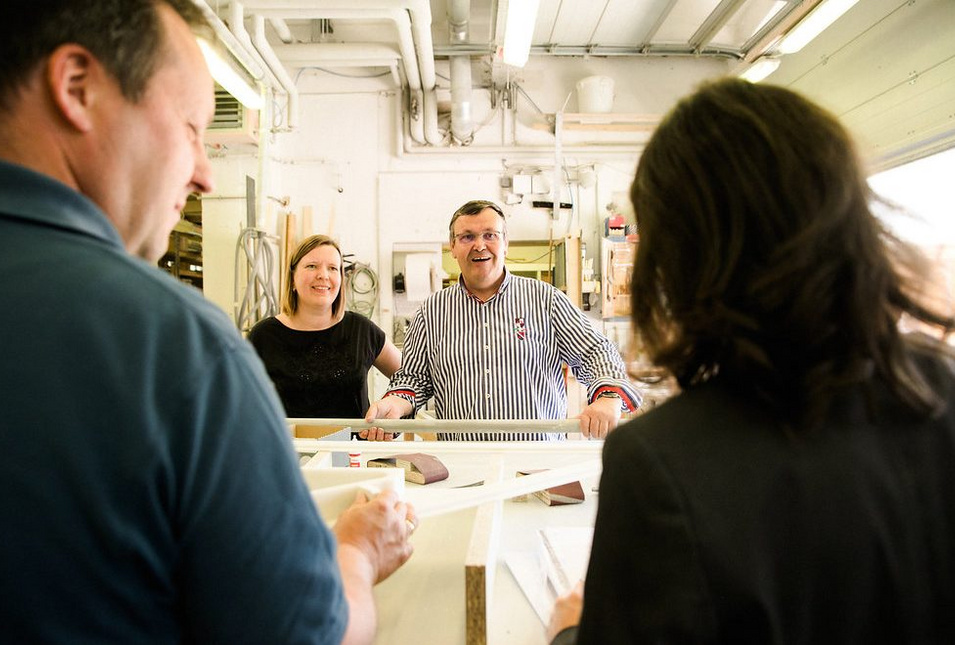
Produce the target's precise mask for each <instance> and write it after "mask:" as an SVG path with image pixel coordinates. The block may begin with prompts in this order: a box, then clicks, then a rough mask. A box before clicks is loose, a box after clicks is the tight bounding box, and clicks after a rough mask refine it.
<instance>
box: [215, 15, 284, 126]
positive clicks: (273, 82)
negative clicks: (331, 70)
mask: <svg viewBox="0 0 955 645" xmlns="http://www.w3.org/2000/svg"><path fill="white" fill-rule="evenodd" d="M220 22H221V21H220ZM229 33H231V34H232V35H233V38H234V39H235V40H237V41H238V42H239V43H241V45H242V47H243V48H244V49H245V51H247V52H248V54H249V55H250V56H252V57H253V59H254V60H255V61H256V64H257V65H259V67H260V69H261V70H262V73H263V74H264V76H265V78H267V79H268V80H267V81H264V82H265V84H266V85H268V86H269V88H271V89H272V90H273V91H282V83H281V81H279V79H278V77H277V76H276V75H275V74H274V73H273V72H272V69H271V68H270V67H269V64H268V63H266V62H265V59H263V58H262V55H261V54H259V51H258V50H257V49H256V48H255V45H254V44H253V43H252V38H251V37H250V36H249V32H247V31H246V30H245V13H244V9H243V7H242V3H241V2H236V1H233V2H232V3H231V4H230V6H229ZM259 125H260V127H261V128H264V123H263V122H262V121H260V124H259Z"/></svg>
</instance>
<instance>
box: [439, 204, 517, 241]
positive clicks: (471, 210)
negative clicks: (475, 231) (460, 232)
mask: <svg viewBox="0 0 955 645" xmlns="http://www.w3.org/2000/svg"><path fill="white" fill-rule="evenodd" d="M485 208H490V209H491V210H492V211H494V212H495V213H497V214H498V215H500V216H501V232H502V233H504V234H505V235H506V234H507V222H506V221H505V219H504V211H503V210H501V207H500V206H498V205H497V204H495V203H494V202H492V201H488V200H486V199H473V200H471V201H469V202H467V203H466V204H464V206H462V207H461V208H459V209H458V210H456V211H454V215H452V216H451V223H450V224H448V232H449V234H450V237H449V238H448V239H449V240H451V241H454V223H455V222H456V221H458V218H459V217H461V216H462V215H480V214H481V211H483V210H484V209H485Z"/></svg>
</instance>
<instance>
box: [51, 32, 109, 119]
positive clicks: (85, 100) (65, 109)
mask: <svg viewBox="0 0 955 645" xmlns="http://www.w3.org/2000/svg"><path fill="white" fill-rule="evenodd" d="M104 73H105V70H104V69H103V67H102V65H100V63H99V61H97V60H96V57H94V56H93V54H91V53H90V52H89V50H88V49H86V48H85V47H81V46H79V45H76V44H73V43H68V44H65V45H60V46H59V47H57V48H56V49H55V50H54V51H53V53H52V54H50V57H49V58H48V59H47V62H46V80H47V84H48V87H49V89H50V95H51V98H52V100H53V104H54V105H55V106H56V108H57V110H58V111H59V113H60V114H61V115H62V116H63V118H64V119H65V120H66V121H67V122H68V123H70V124H71V125H72V126H73V127H74V128H76V129H77V130H79V131H81V132H88V131H89V130H90V129H91V128H92V127H93V118H92V115H91V109H92V107H93V105H94V102H95V100H96V99H97V98H98V92H99V90H100V88H99V87H98V86H97V84H98V83H99V82H102V80H104V79H103V76H104Z"/></svg>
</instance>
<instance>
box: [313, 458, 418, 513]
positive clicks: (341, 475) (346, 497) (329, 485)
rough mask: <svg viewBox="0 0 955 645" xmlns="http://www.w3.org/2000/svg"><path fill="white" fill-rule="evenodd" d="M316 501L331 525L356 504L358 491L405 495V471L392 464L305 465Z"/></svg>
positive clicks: (369, 494) (319, 510) (371, 495)
mask: <svg viewBox="0 0 955 645" xmlns="http://www.w3.org/2000/svg"><path fill="white" fill-rule="evenodd" d="M301 470H302V476H303V477H305V484H306V485H307V486H308V490H309V492H310V493H311V494H312V501H313V502H315V506H316V507H317V508H318V514H319V515H321V516H322V519H323V520H325V523H326V524H328V525H329V526H330V525H332V524H334V523H335V520H337V519H338V516H339V515H341V514H342V513H343V512H344V511H345V509H347V508H348V507H349V506H351V505H352V502H354V501H355V498H356V497H357V496H358V491H362V492H364V493H365V494H366V495H367V496H368V497H369V498H371V497H374V496H375V495H377V494H378V493H381V492H383V491H386V490H393V491H395V492H396V493H398V498H399V499H404V496H405V479H404V471H403V470H398V469H388V468H308V467H305V468H302V469H301Z"/></svg>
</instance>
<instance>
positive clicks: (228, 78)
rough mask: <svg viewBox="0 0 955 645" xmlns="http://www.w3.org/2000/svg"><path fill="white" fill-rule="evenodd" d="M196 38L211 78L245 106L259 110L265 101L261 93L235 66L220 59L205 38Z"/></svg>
mask: <svg viewBox="0 0 955 645" xmlns="http://www.w3.org/2000/svg"><path fill="white" fill-rule="evenodd" d="M196 40H197V41H198V42H199V49H201V50H202V55H203V56H205V58H206V65H208V66H209V73H210V74H212V78H214V79H215V81H216V82H217V83H218V84H219V85H221V86H222V87H223V88H224V89H225V90H226V91H227V92H228V93H229V94H231V95H232V96H234V97H235V98H236V99H237V100H238V101H239V103H241V104H242V105H244V106H245V107H247V108H249V109H250V110H261V109H262V106H263V105H264V103H265V101H264V99H263V98H262V93H261V92H259V91H258V90H257V89H256V88H254V87H253V86H252V85H251V84H249V82H248V81H247V80H245V79H244V78H242V76H241V75H239V73H238V72H237V71H236V70H235V68H233V67H232V66H231V65H229V64H228V63H227V62H225V61H224V60H222V57H221V56H219V53H218V52H217V51H216V50H215V48H214V47H213V46H212V45H210V44H209V43H208V42H207V41H206V40H204V39H202V38H197V39H196Z"/></svg>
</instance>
